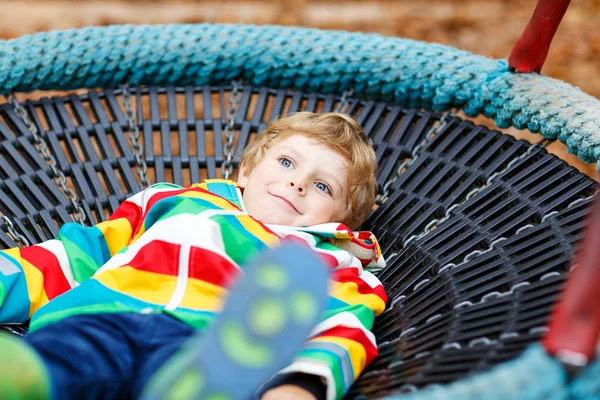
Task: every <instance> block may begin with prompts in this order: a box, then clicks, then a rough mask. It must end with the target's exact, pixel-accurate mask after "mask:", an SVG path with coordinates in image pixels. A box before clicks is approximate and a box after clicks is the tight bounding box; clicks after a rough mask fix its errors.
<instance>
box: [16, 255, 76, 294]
mask: <svg viewBox="0 0 600 400" xmlns="http://www.w3.org/2000/svg"><path fill="white" fill-rule="evenodd" d="M21 257H23V259H25V260H27V261H29V263H31V265H33V266H34V267H36V268H37V269H38V270H39V271H40V272H41V273H42V275H43V276H44V291H45V292H46V296H48V300H52V299H53V298H55V297H56V296H58V295H61V294H63V293H64V292H66V291H67V290H69V289H71V285H70V284H69V281H68V280H67V278H66V277H65V274H64V273H63V271H62V269H61V268H60V264H59V263H58V259H57V258H56V256H55V255H54V254H53V253H52V252H51V251H49V250H47V249H44V248H43V247H39V246H29V247H25V248H23V249H21Z"/></svg>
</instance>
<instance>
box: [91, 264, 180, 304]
mask: <svg viewBox="0 0 600 400" xmlns="http://www.w3.org/2000/svg"><path fill="white" fill-rule="evenodd" d="M94 278H96V279H98V281H100V282H101V283H102V284H103V285H105V286H107V287H109V288H111V289H113V290H117V291H119V292H122V293H124V294H127V295H129V296H132V297H135V298H136V299H139V300H142V301H146V302H148V303H153V304H167V303H168V302H169V300H170V299H171V296H173V292H174V291H175V286H176V285H177V277H176V276H169V275H164V274H158V273H156V272H148V271H139V270H137V269H135V268H132V267H119V268H115V269H110V270H106V271H102V272H100V273H99V274H96V275H95V276H94Z"/></svg>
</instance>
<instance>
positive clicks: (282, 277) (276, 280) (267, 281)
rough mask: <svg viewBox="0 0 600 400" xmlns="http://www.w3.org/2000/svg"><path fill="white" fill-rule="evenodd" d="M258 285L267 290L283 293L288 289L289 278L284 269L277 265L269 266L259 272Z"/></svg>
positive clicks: (261, 268)
mask: <svg viewBox="0 0 600 400" xmlns="http://www.w3.org/2000/svg"><path fill="white" fill-rule="evenodd" d="M257 280H258V283H259V284H260V285H261V286H262V287H264V288H265V289H270V290H275V291H283V290H285V288H286V287H287V284H288V277H287V274H286V272H285V270H284V269H283V268H281V267H280V266H279V265H276V264H267V265H263V266H262V267H260V269H259V270H258V271H257Z"/></svg>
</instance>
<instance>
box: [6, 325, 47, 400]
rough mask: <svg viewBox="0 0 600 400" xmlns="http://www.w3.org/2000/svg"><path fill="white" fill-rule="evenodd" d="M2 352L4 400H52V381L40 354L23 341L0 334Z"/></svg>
mask: <svg viewBox="0 0 600 400" xmlns="http://www.w3.org/2000/svg"><path fill="white" fill-rule="evenodd" d="M0 349H1V351H0V394H1V396H0V397H1V398H2V399H6V400H28V399H32V400H33V399H35V400H46V399H50V379H49V377H48V372H47V371H46V367H45V365H44V363H43V361H42V359H41V358H40V357H39V356H38V355H37V353H36V352H35V351H34V350H33V349H32V348H31V347H30V346H29V345H28V344H26V343H25V342H23V341H21V340H20V339H19V338H17V337H13V336H9V335H5V334H0Z"/></svg>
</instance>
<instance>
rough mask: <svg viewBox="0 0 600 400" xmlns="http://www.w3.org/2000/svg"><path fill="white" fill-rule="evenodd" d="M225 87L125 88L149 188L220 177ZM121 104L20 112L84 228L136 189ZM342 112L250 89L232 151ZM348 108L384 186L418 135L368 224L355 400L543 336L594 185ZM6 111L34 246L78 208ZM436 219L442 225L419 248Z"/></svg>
mask: <svg viewBox="0 0 600 400" xmlns="http://www.w3.org/2000/svg"><path fill="white" fill-rule="evenodd" d="M229 90H230V88H229V87H208V86H204V87H167V88H157V87H149V88H140V89H132V94H133V96H134V99H135V101H136V105H137V106H136V108H137V114H138V118H139V121H140V126H141V131H142V136H143V142H144V159H145V161H146V163H147V166H148V177H149V179H150V180H151V181H152V182H155V181H170V182H174V183H177V184H180V185H187V184H189V183H192V182H198V181H201V180H202V179H204V178H218V177H221V170H220V165H221V164H222V163H223V161H224V158H225V157H224V154H223V152H222V138H221V135H222V130H223V125H224V123H225V121H224V117H223V116H224V115H225V113H224V112H223V110H224V109H225V107H226V104H227V102H226V98H227V95H228V92H229ZM120 97H121V92H120V91H119V90H105V91H91V92H89V93H87V94H83V95H69V96H66V97H53V98H42V99H41V100H38V101H29V102H26V103H25V105H26V107H27V110H28V112H29V114H30V115H31V116H32V117H33V120H34V121H35V123H36V125H37V126H38V127H39V128H40V132H43V136H45V137H46V138H47V141H48V144H49V147H50V148H51V151H52V154H55V155H56V158H57V161H58V164H59V165H60V168H61V169H62V170H63V171H64V173H65V175H66V176H67V177H68V179H70V180H71V181H72V182H73V184H74V187H75V188H76V191H77V193H79V194H80V199H81V206H82V207H83V209H84V210H85V212H86V216H87V221H90V222H89V223H92V222H93V223H98V222H101V221H103V220H105V219H106V218H107V217H108V216H109V215H110V214H111V213H112V212H113V211H114V210H115V209H116V207H117V206H118V204H119V203H120V202H122V201H123V200H124V199H125V198H126V197H127V196H129V195H131V194H133V193H135V192H137V191H138V190H140V187H139V184H138V183H137V180H136V177H135V171H134V168H135V157H134V156H133V152H132V150H131V147H130V144H129V143H128V139H127V136H126V134H125V132H126V129H127V121H126V119H125V116H124V112H123V110H122V108H121V106H120ZM338 103H339V97H336V96H334V95H323V94H316V93H303V92H300V91H286V90H283V89H279V90H277V89H268V88H254V87H251V86H244V87H243V88H242V96H241V103H240V109H239V111H238V114H237V117H236V125H235V128H236V131H237V132H238V134H237V139H236V142H235V148H234V153H235V154H236V155H237V156H238V157H239V156H240V155H241V152H242V150H243V148H244V146H245V144H246V143H247V142H248V140H250V139H251V137H252V136H253V135H255V134H257V133H258V132H261V131H262V130H263V129H264V128H265V127H266V125H267V123H268V121H269V120H271V119H273V118H275V117H276V116H277V115H285V114H288V113H289V112H293V111H295V110H299V109H302V110H306V111H332V110H334V108H335V106H336V105H337V104H338ZM347 112H348V113H349V114H351V115H355V116H356V118H357V120H358V121H359V122H360V123H361V125H362V126H363V127H364V129H365V132H366V133H367V134H368V135H369V137H370V138H371V139H372V140H373V144H374V147H375V150H376V154H377V156H378V159H379V166H380V169H379V174H378V182H379V184H380V186H383V185H384V184H385V182H387V181H389V180H390V178H392V177H393V176H394V172H395V170H396V168H397V167H398V165H399V164H400V163H401V162H402V161H404V160H405V159H406V158H408V157H411V156H412V154H413V151H414V149H415V148H416V147H417V146H418V145H419V144H423V143H424V140H425V139H426V138H427V139H428V141H427V143H426V144H425V146H424V147H423V148H422V150H421V151H420V153H419V154H418V156H417V157H415V161H414V163H413V164H412V165H411V166H410V167H409V168H407V169H406V171H405V172H403V173H402V174H401V175H400V176H399V177H398V179H397V180H396V181H394V182H393V184H392V185H391V186H390V195H389V198H388V199H387V200H386V201H385V202H384V203H383V204H382V205H381V206H379V208H378V209H377V210H376V211H374V212H373V214H372V215H371V216H370V218H369V219H368V221H367V222H366V223H365V226H364V228H365V229H368V230H372V231H373V232H374V233H375V234H376V236H377V237H378V238H379V241H380V244H381V246H382V250H383V252H384V255H385V256H386V257H387V259H388V267H387V268H386V270H384V271H382V272H381V274H380V279H381V280H382V282H383V284H384V286H385V287H386V290H387V293H388V296H389V298H390V300H389V302H388V309H387V311H386V312H385V313H384V314H383V315H382V316H381V317H380V318H379V319H378V320H377V321H376V325H375V328H374V332H375V335H376V336H377V338H378V343H379V351H380V356H379V357H378V358H377V360H376V361H374V362H373V363H372V365H371V366H370V367H368V369H367V370H366V371H365V373H364V374H363V375H362V377H361V378H360V379H359V380H358V381H357V383H356V384H355V385H354V387H353V389H352V391H351V392H350V393H349V397H350V398H352V397H361V396H363V395H364V396H367V397H370V398H371V397H379V396H382V395H384V394H386V393H388V392H390V391H394V390H399V389H402V390H411V389H412V388H413V387H414V388H420V387H423V386H425V385H427V384H431V383H446V382H451V381H454V380H456V379H459V378H461V377H463V376H465V375H467V374H471V373H476V372H479V371H483V370H485V369H488V368H490V367H491V366H492V365H495V364H497V363H499V362H502V361H506V360H509V359H512V358H514V357H516V356H517V355H519V354H520V353H521V352H522V351H523V350H524V349H525V348H526V346H527V345H528V344H530V343H532V342H534V341H537V340H539V339H540V337H541V335H542V334H543V333H544V332H545V324H546V322H547V318H548V314H549V312H550V310H551V307H552V304H553V303H554V300H555V297H556V294H557V293H558V290H559V288H560V286H561V283H562V282H563V280H564V278H565V275H566V272H567V271H568V269H569V262H570V259H571V254H572V253H573V246H574V244H575V243H576V241H577V239H578V235H579V233H580V231H581V228H582V226H583V223H584V220H583V218H584V217H585V215H586V214H587V208H586V206H587V205H588V203H589V201H590V196H591V195H592V193H593V190H594V182H593V181H592V180H591V179H590V178H589V177H587V176H585V175H583V174H581V173H579V172H578V171H576V170H575V169H574V168H572V167H570V166H568V165H567V164H566V163H564V162H563V161H561V160H559V159H558V158H556V157H555V156H554V155H551V154H548V153H547V152H546V151H545V150H544V149H543V148H541V147H536V146H533V145H531V144H529V143H527V142H524V141H517V140H515V139H513V138H511V137H509V136H507V135H503V134H501V133H500V132H498V131H492V130H489V129H487V128H485V127H481V126H476V125H474V124H473V123H472V122H470V121H465V120H462V119H460V118H457V117H449V118H448V123H447V125H446V126H445V127H444V128H443V129H441V130H440V132H439V133H438V134H437V135H436V136H435V137H434V138H428V135H429V134H430V130H431V128H432V126H433V125H434V124H435V123H436V122H437V121H439V119H440V118H441V115H440V114H437V113H432V112H428V111H419V110H415V109H406V108H403V107H400V106H393V105H389V104H386V103H383V102H374V101H361V100H357V99H351V101H350V104H349V109H348V110H347ZM0 115H1V116H2V117H3V119H4V122H5V123H6V125H4V128H3V129H1V131H2V133H3V137H2V141H1V142H0V146H1V148H2V149H3V151H2V153H1V160H2V163H0V165H1V166H2V169H1V171H2V172H1V173H2V181H1V182H0V193H1V196H0V206H1V207H2V209H1V210H2V212H3V213H5V214H7V215H12V216H14V220H15V224H16V226H17V228H18V229H19V231H20V232H22V233H23V234H24V235H25V236H26V238H27V239H28V240H29V241H30V242H31V243H38V242H41V241H43V240H46V239H49V238H53V237H55V236H56V234H57V232H58V229H59V227H60V226H61V225H62V224H64V223H65V222H68V221H70V220H71V216H70V214H69V213H70V212H71V211H72V205H71V203H70V201H69V200H68V199H67V198H66V196H64V195H63V194H62V193H61V192H60V191H59V189H58V188H57V186H56V184H55V183H54V182H53V181H52V180H51V179H50V178H49V176H51V171H50V168H49V167H48V166H47V165H45V162H44V161H43V159H41V157H39V155H38V154H37V152H36V151H35V149H34V148H33V145H32V141H33V139H32V138H31V134H30V133H29V132H28V131H27V130H26V129H24V126H22V125H20V123H19V122H20V121H19V119H18V117H17V115H16V114H15V113H14V109H13V107H12V106H11V105H7V104H5V105H2V106H0ZM509 164H511V165H510V166H509ZM498 172H501V174H499V175H498ZM495 174H496V175H495ZM490 178H491V179H490ZM482 187H484V188H483V189H481V188H482ZM477 190H480V191H479V192H477ZM475 192H476V193H475ZM467 197H468V199H467ZM453 205H458V206H457V207H454V208H453V210H451V212H450V213H448V211H447V210H449V209H450V208H451V207H452V206H453ZM435 219H437V220H438V221H439V220H442V219H445V221H440V222H439V226H438V227H437V228H436V229H434V230H433V231H431V232H430V233H428V234H427V235H425V236H423V237H422V238H420V239H414V237H415V236H418V235H420V234H422V233H423V232H424V231H425V230H426V229H425V228H426V226H427V224H429V223H430V222H431V221H433V220H435ZM411 237H412V238H413V239H412V240H409V239H411ZM0 241H1V242H2V246H3V247H4V248H7V247H14V246H16V243H15V242H14V241H13V240H12V238H11V237H10V236H8V235H7V234H6V233H5V232H4V231H3V230H2V231H1V232H0ZM407 385H409V386H407Z"/></svg>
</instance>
